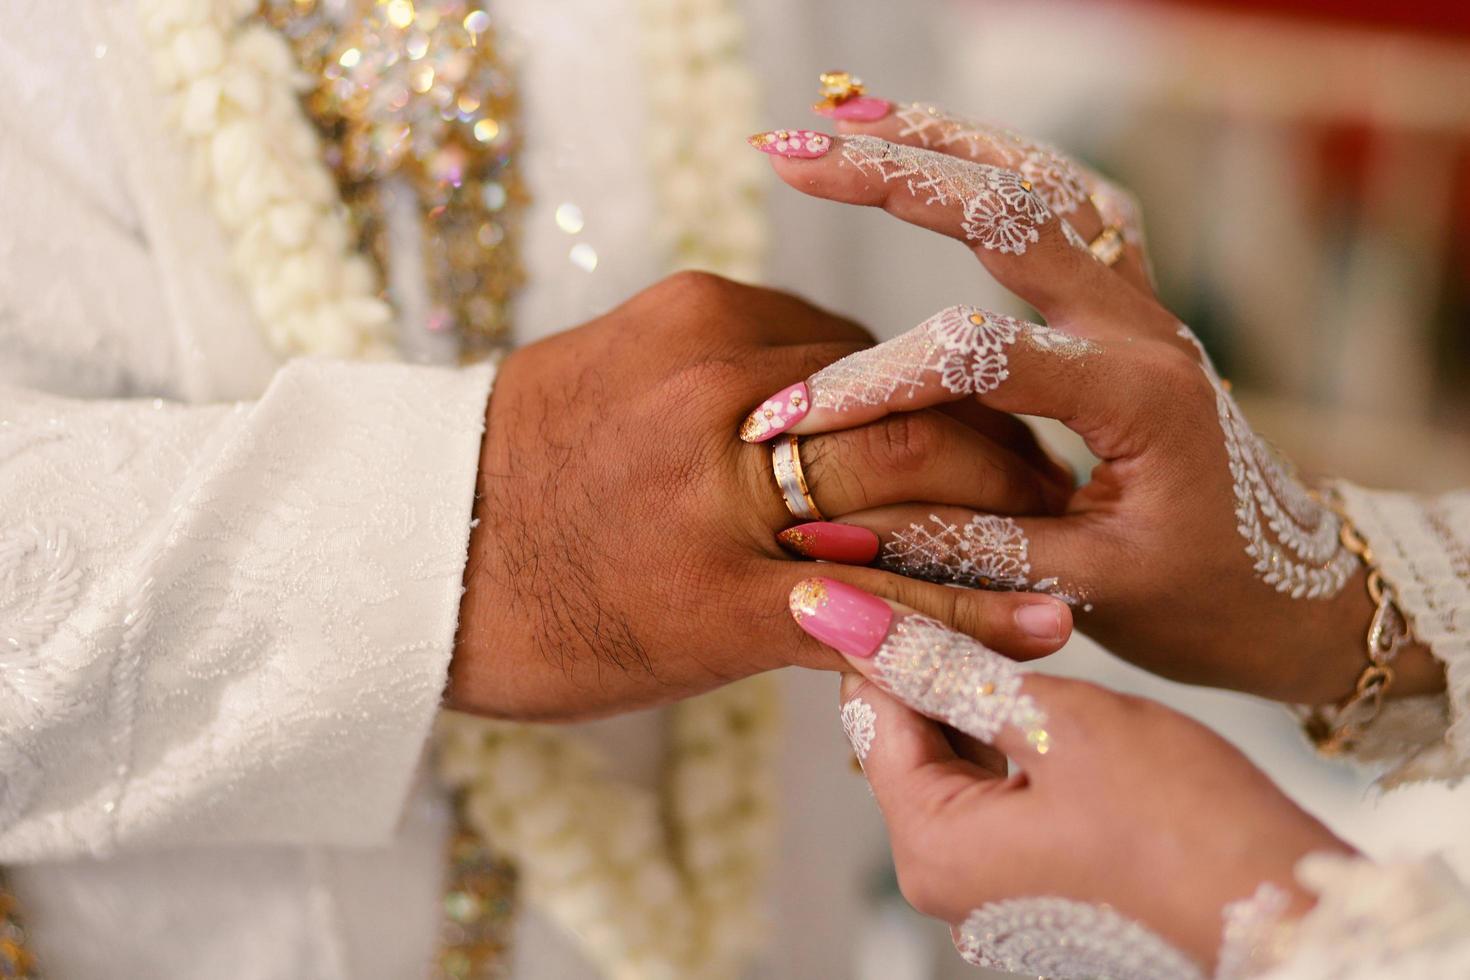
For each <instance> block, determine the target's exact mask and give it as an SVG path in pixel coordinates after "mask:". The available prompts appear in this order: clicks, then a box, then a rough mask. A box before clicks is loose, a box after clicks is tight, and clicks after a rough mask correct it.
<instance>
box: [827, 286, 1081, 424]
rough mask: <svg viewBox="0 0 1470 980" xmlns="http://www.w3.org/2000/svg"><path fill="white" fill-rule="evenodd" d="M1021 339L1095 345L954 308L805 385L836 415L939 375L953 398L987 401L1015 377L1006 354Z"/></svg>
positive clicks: (1047, 344)
mask: <svg viewBox="0 0 1470 980" xmlns="http://www.w3.org/2000/svg"><path fill="white" fill-rule="evenodd" d="M1022 336H1024V337H1027V338H1028V339H1029V340H1030V342H1031V343H1033V344H1035V345H1036V346H1037V347H1039V348H1041V349H1042V350H1049V351H1051V350H1061V349H1063V348H1074V349H1076V350H1086V349H1088V348H1089V347H1090V345H1089V344H1088V343H1087V342H1086V341H1084V340H1079V339H1078V338H1076V337H1072V336H1070V335H1068V334H1064V333H1062V332H1061V331H1059V330H1053V329H1052V328H1051V327H1045V326H1041V325H1040V324H1035V323H1027V322H1026V321H1024V320H1017V319H1015V318H1013V317H1008V316H1006V315H1004V314H1002V313H992V312H989V311H987V310H982V309H979V308H977V307H973V306H951V307H949V308H948V309H945V310H941V311H940V312H938V313H936V314H935V315H934V316H932V317H930V318H929V319H927V320H925V321H924V322H923V323H921V324H919V325H918V326H917V327H914V328H913V329H912V330H910V331H908V332H907V333H904V334H901V335H899V336H898V337H895V338H894V339H892V340H890V341H888V342H887V343H883V344H879V345H878V346H876V347H870V348H868V349H867V350H864V351H858V352H857V353H856V354H850V355H848V356H847V357H844V358H843V359H842V360H840V361H836V362H835V363H832V364H829V365H828V366H827V367H825V368H823V369H822V370H820V371H818V372H817V373H816V374H814V375H812V377H811V380H810V381H809V382H808V383H807V387H808V390H809V393H810V397H811V400H812V404H813V405H815V406H816V407H818V408H830V409H833V410H835V411H843V410H845V409H848V408H851V407H852V406H854V405H882V404H885V403H886V402H888V401H889V399H891V398H893V397H894V395H896V394H900V393H901V394H902V395H903V396H904V397H909V398H912V397H913V396H914V395H915V394H916V393H917V392H918V391H919V389H920V388H922V387H924V385H925V384H928V383H930V382H931V381H932V380H934V376H935V375H937V376H938V381H939V383H940V384H942V385H943V386H944V388H945V389H946V390H947V391H949V392H951V393H952V394H956V395H983V394H985V393H986V392H989V391H994V390H995V389H996V388H997V387H999V386H1000V383H1001V382H1002V381H1005V379H1006V378H1008V377H1010V366H1009V365H1010V360H1009V358H1008V357H1007V356H1006V350H1007V348H1009V347H1010V346H1011V345H1012V344H1014V343H1015V342H1016V340H1017V338H1019V337H1022Z"/></svg>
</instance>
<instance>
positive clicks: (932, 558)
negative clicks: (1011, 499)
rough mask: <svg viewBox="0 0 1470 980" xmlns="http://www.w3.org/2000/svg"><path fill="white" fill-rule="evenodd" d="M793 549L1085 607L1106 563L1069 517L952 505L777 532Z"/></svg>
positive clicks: (896, 509) (898, 509) (889, 510)
mask: <svg viewBox="0 0 1470 980" xmlns="http://www.w3.org/2000/svg"><path fill="white" fill-rule="evenodd" d="M776 538H777V540H778V541H779V542H780V543H781V545H782V546H783V547H784V548H786V549H787V550H788V551H790V552H792V553H793V554H797V555H800V556H802V557H803V558H811V559H815V560H818V561H832V562H840V563H842V564H858V565H873V566H875V567H877V568H881V569H883V570H884V571H889V572H893V573H895V574H898V575H903V576H906V577H908V578H914V579H919V580H921V581H925V582H936V583H939V584H941V585H958V586H961V587H963V588H967V589H989V590H992V591H998V592H1039V593H1043V594H1045V595H1050V596H1054V597H1056V598H1058V599H1061V600H1062V601H1063V602H1065V603H1067V604H1068V605H1070V606H1073V607H1074V608H1076V607H1082V608H1085V609H1088V610H1090V609H1091V606H1092V603H1093V601H1094V599H1095V598H1097V597H1096V595H1095V591H1094V587H1093V585H1092V584H1091V583H1094V582H1097V581H1099V580H1100V577H1099V576H1098V575H1097V573H1096V570H1095V568H1094V567H1093V566H1094V565H1095V564H1096V563H1097V562H1099V561H1106V560H1107V557H1106V556H1107V552H1106V551H1099V550H1098V548H1097V547H1096V542H1095V541H1093V540H1091V539H1089V538H1088V537H1087V528H1086V525H1085V523H1083V522H1079V521H1077V520H1074V519H1072V518H1062V519H1058V518H1054V517H1024V518H1019V519H1017V518H1013V517H1006V516H1003V515H1000V514H983V513H976V512H975V511H972V510H967V509H964V508H958V507H936V506H931V505H927V504H898V505H895V506H892V507H879V508H875V509H873V510H868V511H862V512H860V513H856V514H843V515H842V517H841V519H840V521H839V522H833V521H811V522H808V523H805V524H798V525H796V526H795V527H790V528H787V529H786V530H784V531H782V532H780V533H779V534H778V535H777V536H776Z"/></svg>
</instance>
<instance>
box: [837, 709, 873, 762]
mask: <svg viewBox="0 0 1470 980" xmlns="http://www.w3.org/2000/svg"><path fill="white" fill-rule="evenodd" d="M842 730H843V731H844V732H846V733H847V740H848V741H849V742H851V743H852V751H853V753H854V754H855V755H856V756H857V757H858V762H866V761H867V759H868V752H869V750H870V749H872V747H873V738H874V736H876V735H877V734H878V713H877V712H876V711H874V710H873V706H872V705H871V704H869V703H868V702H866V701H864V700H863V699H862V698H853V699H852V700H851V701H849V702H847V703H846V704H844V705H843V706H842Z"/></svg>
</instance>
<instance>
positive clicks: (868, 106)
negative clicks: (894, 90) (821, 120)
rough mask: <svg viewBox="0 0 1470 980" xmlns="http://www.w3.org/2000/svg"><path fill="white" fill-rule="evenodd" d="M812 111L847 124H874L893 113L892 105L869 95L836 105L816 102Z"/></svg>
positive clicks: (885, 100)
mask: <svg viewBox="0 0 1470 980" xmlns="http://www.w3.org/2000/svg"><path fill="white" fill-rule="evenodd" d="M812 111H813V112H815V113H816V114H817V115H819V116H826V117H827V118H828V119H845V120H847V121H848V122H876V121H877V120H879V119H882V118H883V117H884V116H886V115H888V114H889V113H890V112H892V111H893V103H892V102H889V101H888V100H887V99H879V98H875V97H873V96H871V95H860V96H858V97H857V98H855V99H848V100H846V101H845V102H839V103H837V104H836V105H829V104H827V103H825V102H818V103H817V104H816V105H814V106H812Z"/></svg>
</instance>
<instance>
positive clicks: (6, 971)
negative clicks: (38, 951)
mask: <svg viewBox="0 0 1470 980" xmlns="http://www.w3.org/2000/svg"><path fill="white" fill-rule="evenodd" d="M19 905H20V903H19V902H17V901H16V899H15V896H14V895H12V894H11V893H10V890H9V888H7V887H6V884H5V879H4V877H3V876H0V978H3V980H40V976H41V975H40V974H39V973H37V972H36V958H35V956H33V955H32V954H31V952H30V950H29V949H28V948H27V947H26V932H25V929H24V927H22V925H21V921H20V909H19Z"/></svg>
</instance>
